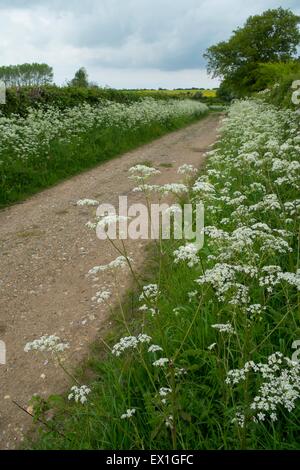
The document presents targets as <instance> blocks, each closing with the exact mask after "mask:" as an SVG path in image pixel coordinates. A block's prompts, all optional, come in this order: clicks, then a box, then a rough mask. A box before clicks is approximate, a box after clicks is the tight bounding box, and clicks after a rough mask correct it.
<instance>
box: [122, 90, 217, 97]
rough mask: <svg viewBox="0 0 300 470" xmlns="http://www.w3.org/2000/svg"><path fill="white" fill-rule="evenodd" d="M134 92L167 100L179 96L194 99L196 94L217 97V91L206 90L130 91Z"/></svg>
mask: <svg viewBox="0 0 300 470" xmlns="http://www.w3.org/2000/svg"><path fill="white" fill-rule="evenodd" d="M128 91H134V92H135V93H137V94H140V95H142V96H153V98H155V97H157V96H158V95H160V96H164V97H166V98H178V97H179V96H180V97H182V98H192V97H193V96H194V95H195V94H196V93H202V95H203V96H204V97H206V98H215V97H216V90H205V89H200V88H199V89H197V88H191V89H183V90H165V89H161V90H150V89H149V90H128Z"/></svg>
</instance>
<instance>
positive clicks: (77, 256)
mask: <svg viewBox="0 0 300 470" xmlns="http://www.w3.org/2000/svg"><path fill="white" fill-rule="evenodd" d="M219 121H220V115H216V114H211V115H209V116H208V117H207V118H204V119H202V120H200V121H199V122H197V123H195V124H192V125H191V126H189V127H186V128H184V129H181V130H179V131H176V132H173V133H170V134H168V135H166V136H164V137H162V138H160V139H158V140H155V141H154V142H152V143H150V144H147V145H145V146H143V147H140V148H138V149H137V150H134V151H131V152H129V153H126V154H124V155H122V156H121V157H119V158H115V159H113V160H111V161H109V162H107V163H105V164H102V165H100V166H98V167H96V168H95V169H92V170H90V171H87V172H85V173H83V174H81V175H78V176H75V177H73V178H71V179H69V180H67V181H65V182H63V183H60V184H59V185H57V186H55V187H53V188H51V189H48V190H45V191H43V192H41V193H39V194H37V195H35V196H33V197H31V198H30V199H28V200H27V201H25V202H23V203H22V204H18V205H15V206H13V207H10V208H8V209H6V210H3V211H1V212H0V339H1V340H2V341H5V344H6V348H7V365H5V366H4V365H0V448H2V449H11V448H14V447H16V446H19V444H20V441H21V440H22V438H23V435H24V433H25V432H26V431H27V430H28V429H29V428H30V426H31V424H32V420H31V418H30V417H29V416H28V415H26V413H24V412H23V411H21V410H20V409H18V408H17V406H16V405H15V404H13V401H16V402H18V403H19V404H20V405H21V406H23V407H24V408H25V409H27V408H28V402H29V400H30V398H31V397H32V395H33V394H35V393H36V394H39V395H40V396H42V397H47V396H48V395H49V394H51V393H60V392H62V391H64V390H65V389H66V387H67V386H68V385H69V384H68V381H67V379H66V377H65V376H64V375H63V373H61V372H60V371H59V370H57V369H56V368H55V367H54V366H52V365H51V364H50V363H49V364H46V363H45V362H44V359H43V357H42V356H41V355H40V354H34V353H27V354H26V353H25V352H24V345H25V344H26V342H28V341H31V340H33V339H36V338H39V337H40V336H42V335H45V334H47V335H48V334H57V335H58V336H60V337H61V338H62V339H63V340H66V341H68V342H69V343H70V346H71V347H70V351H69V353H68V363H71V364H72V365H74V366H75V365H76V364H78V363H79V362H80V361H81V360H82V359H83V358H85V357H87V355H88V351H89V345H90V344H91V342H93V341H94V340H95V339H96V338H97V337H101V334H102V333H103V332H104V331H105V329H106V328H107V327H109V312H108V311H107V308H105V307H102V306H98V308H95V307H93V305H92V302H91V298H92V297H93V295H94V294H95V292H96V291H97V290H99V288H101V286H103V284H104V281H105V283H106V285H107V282H109V279H108V277H107V274H100V275H99V280H98V281H97V285H95V284H93V283H92V282H91V281H90V280H88V279H87V278H86V273H87V272H88V271H89V269H91V268H92V267H93V266H95V265H98V264H106V263H107V262H109V261H111V260H112V259H114V258H115V257H116V253H115V251H114V250H113V249H112V247H111V245H110V244H109V242H106V241H105V242H104V241H100V240H97V239H96V237H95V234H94V233H93V232H92V231H90V230H89V229H87V228H86V227H85V224H86V222H88V221H89V220H93V216H94V214H95V208H90V207H86V206H85V207H78V206H76V202H77V201H78V200H79V199H82V198H92V199H97V200H98V201H99V202H101V203H110V204H113V205H114V206H116V207H118V196H119V195H128V200H129V204H130V203H132V202H138V201H140V200H141V197H142V196H138V195H137V194H132V193H131V189H132V188H133V187H134V183H133V182H131V181H130V180H128V169H129V168H130V167H131V166H133V165H134V164H137V163H143V162H145V161H149V162H152V163H153V165H154V166H156V167H157V168H159V167H160V165H162V166H161V167H160V169H161V172H162V174H161V175H158V176H157V177H155V178H153V179H151V183H152V182H153V183H156V184H163V183H171V182H176V181H178V180H179V176H178V175H177V168H178V166H180V165H181V164H183V163H190V164H193V165H195V166H197V167H200V166H201V164H202V162H203V155H204V153H205V151H207V150H208V149H209V146H210V145H211V144H212V143H213V142H214V141H215V140H216V136H217V127H218V124H219ZM164 165H166V166H164ZM127 247H128V251H129V253H131V256H132V257H133V258H134V261H135V264H136V265H137V266H141V265H142V263H143V261H144V243H141V242H140V241H129V242H127ZM129 286H130V280H129V278H128V279H127V278H126V276H124V281H123V282H122V284H121V285H120V288H119V292H120V294H122V293H124V292H126V289H127V288H128V287H129ZM29 411H30V409H29Z"/></svg>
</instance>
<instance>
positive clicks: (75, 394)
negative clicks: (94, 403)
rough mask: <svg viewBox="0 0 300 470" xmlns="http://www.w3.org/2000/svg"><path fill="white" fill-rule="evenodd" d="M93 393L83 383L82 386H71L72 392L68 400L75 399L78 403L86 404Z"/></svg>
mask: <svg viewBox="0 0 300 470" xmlns="http://www.w3.org/2000/svg"><path fill="white" fill-rule="evenodd" d="M90 393H91V389H90V388H89V387H87V386H86V385H82V386H81V387H77V386H76V385H74V387H72V388H71V393H70V394H69V396H68V400H74V401H75V402H76V403H78V402H80V403H81V404H82V405H84V404H85V403H86V402H87V396H88V395H89V394H90Z"/></svg>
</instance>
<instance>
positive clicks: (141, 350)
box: [27, 102, 300, 450]
mask: <svg viewBox="0 0 300 470" xmlns="http://www.w3.org/2000/svg"><path fill="white" fill-rule="evenodd" d="M229 116H230V121H229V124H228V127H227V128H226V130H225V131H224V133H223V137H222V139H221V141H220V142H219V143H218V147H217V150H216V152H215V153H214V154H213V155H211V156H210V158H209V159H208V164H207V168H206V169H205V170H204V173H203V174H202V175H201V176H200V178H199V179H198V188H201V190H200V189H198V191H199V190H200V191H201V199H202V200H204V201H205V206H206V224H205V225H206V227H207V229H208V227H211V228H210V230H208V231H207V233H208V235H207V236H206V241H205V245H204V247H203V248H202V249H201V250H200V252H199V253H198V254H197V260H196V261H195V260H194V262H193V263H192V264H193V265H192V266H190V267H189V266H188V264H187V262H184V261H178V262H177V263H174V256H175V258H176V255H174V250H175V248H178V246H179V245H180V244H181V243H182V242H178V241H174V240H169V241H164V242H163V244H162V245H161V246H160V244H158V246H156V245H154V246H152V251H151V252H150V253H149V254H148V265H147V266H146V267H145V271H144V276H143V279H141V280H140V282H142V285H145V284H146V283H149V282H153V283H156V284H157V286H158V289H159V295H157V296H155V298H154V299H152V300H151V298H146V300H145V302H146V304H147V308H148V310H147V311H146V312H144V313H142V312H141V311H139V310H138V307H139V306H140V305H141V303H143V302H141V301H139V294H140V292H141V291H140V288H136V290H133V291H132V292H131V293H130V294H128V295H127V297H126V298H125V301H124V303H123V305H122V306H121V307H120V308H121V310H119V309H118V310H116V312H115V317H114V318H115V320H114V327H113V328H112V330H111V331H110V333H109V334H107V336H106V338H105V344H106V346H105V347H104V346H100V345H99V344H100V343H99V344H98V345H96V350H94V354H93V356H92V358H91V359H90V360H89V363H88V365H87V364H85V365H84V367H83V370H85V371H87V369H88V370H89V373H91V374H92V377H93V378H92V379H87V378H86V377H85V376H84V375H82V376H81V377H80V380H81V381H88V383H90V386H91V389H92V392H91V394H90V395H89V396H88V401H87V403H86V404H84V405H81V404H74V403H73V402H70V401H68V400H67V399H64V397H50V399H49V401H48V402H43V403H42V404H41V402H40V401H39V399H37V398H36V399H35V402H36V406H35V411H36V414H37V416H38V417H40V418H41V419H44V413H45V412H47V411H48V410H49V408H50V409H51V410H53V409H54V410H55V414H54V418H53V420H52V421H51V422H49V423H48V428H45V427H43V426H42V427H40V428H39V435H38V437H37V436H35V438H34V439H33V440H32V441H31V442H30V443H27V447H28V448H30V449H108V450H111V449H114V450H115V449H118V450H124V449H126V450H132V449H151V450H153V449H155V450H157V449H160V450H166V449H185V450H186V449H193V450H198V449H199V450H211V449H218V450H220V449H224V450H229V449H230V450H237V449H273V450H282V449H288V450H291V449H293V450H299V449H300V445H299V439H298V435H299V430H298V427H299V426H298V423H299V419H300V408H299V404H298V403H299V402H298V401H297V399H298V398H299V387H300V386H299V375H300V367H299V365H298V364H297V363H291V362H290V358H291V356H292V353H293V349H292V347H291V345H292V343H293V341H294V340H297V339H298V338H299V337H300V323H299V292H297V289H296V286H297V283H298V285H299V278H297V269H299V238H298V237H299V226H298V224H297V221H296V218H295V217H294V218H293V217H292V218H291V217H288V215H289V214H288V211H289V209H288V207H289V206H288V205H287V203H288V204H289V203H290V201H293V200H294V199H295V198H296V197H297V190H296V189H295V181H296V179H297V176H296V175H294V180H293V183H292V184H291V180H289V183H288V184H287V185H285V184H284V183H281V184H279V185H278V184H275V181H276V180H277V177H278V174H277V173H276V172H277V171H278V170H274V169H272V168H273V163H274V161H275V160H274V159H275V158H277V159H281V162H282V163H281V165H283V167H282V168H286V169H285V170H284V171H285V172H287V174H289V176H290V177H291V170H289V166H288V165H289V162H290V161H293V159H294V158H296V153H295V151H294V147H293V146H290V147H288V150H287V151H286V153H285V154H284V156H283V154H282V152H281V146H282V144H283V143H284V142H286V141H289V142H290V143H291V142H292V139H293V137H291V132H292V131H291V129H297V127H296V124H297V122H298V121H297V117H296V115H295V116H291V115H290V114H289V113H288V112H286V113H282V112H281V111H279V110H277V109H276V108H275V107H269V106H267V105H265V104H258V103H253V102H245V103H242V104H239V103H237V104H235V105H233V108H232V110H231V111H230V115H229ZM245 116H247V118H248V119H245ZM270 122H272V125H270ZM293 123H294V127H293V125H292V126H291V124H293ZM298 129H299V127H298ZM296 132H297V131H296ZM250 133H251V142H250V143H249V134H250ZM275 138H276V139H278V140H277V144H276V145H275V143H274V142H275V140H274V139H275ZM272 139H273V140H272ZM296 139H297V138H296ZM270 142H273V144H272V145H273V153H270V152H269V153H267V152H266V150H267V149H269V147H270V145H271V143H270ZM295 142H296V140H295ZM245 145H247V152H248V153H245V152H246V150H241V149H244V148H245V147H244V146H245ZM253 152H257V153H256V154H253ZM245 155H246V156H245ZM253 155H254V156H255V159H256V160H254V161H255V162H258V164H257V166H255V165H253V158H254V156H253ZM277 163H278V162H277ZM281 171H282V172H283V174H284V171H283V170H281ZM253 184H254V186H253ZM208 185H212V186H208ZM211 187H213V188H214V191H213V192H212V189H211ZM263 187H264V190H263V189H262V188H263ZM264 191H266V192H265V193H264ZM273 191H276V198H277V199H276V200H278V201H279V206H278V205H276V204H275V206H273V205H272V206H270V204H269V202H267V201H269V199H268V198H267V199H265V198H264V196H263V195H266V194H268V195H271V194H273V195H274V193H273ZM261 192H262V193H261ZM190 194H194V193H190ZM212 194H213V195H212ZM216 194H217V195H219V196H220V195H223V196H226V197H223V198H220V197H218V198H216V197H215V195H216ZM245 194H246V195H247V199H246V202H245V199H244V198H241V196H243V195H245ZM237 198H241V199H238V200H237ZM198 200H199V196H198V197H196V198H195V195H194V196H193V201H194V203H196V202H197V201H198ZM263 201H265V202H264V205H262V204H260V203H262V202H263ZM259 204H260V205H259ZM272 204H274V198H273V203H272ZM282 208H284V214H283V213H282ZM283 215H284V217H283ZM254 216H255V219H256V220H255V224H258V225H256V226H255V227H256V228H255V229H254V228H253V226H254V222H253V218H254ZM221 221H222V223H221ZM251 227H252V228H251ZM266 227H269V229H270V230H271V232H270V231H269V229H268V228H266ZM283 227H284V230H285V231H284V232H278V230H282V229H283ZM242 228H244V229H245V228H246V229H247V236H246V237H245V238H243V236H241V229H242ZM220 230H223V232H220ZM236 230H238V231H237V232H236ZM250 230H252V232H251V231H250ZM288 247H289V249H288ZM214 257H215V258H214ZM218 263H223V264H222V269H221V272H220V273H218V271H215V274H213V272H214V270H215V269H217V268H218V266H219V264H218ZM270 266H271V267H272V268H273V267H274V266H277V267H279V268H280V269H281V270H282V272H284V273H288V277H285V278H284V277H283V278H280V279H281V280H280V281H279V278H278V282H275V281H276V275H273V274H272V275H271V277H270V278H267V279H266V274H265V273H266V272H271V273H272V272H274V271H272V270H271V271H265V268H266V267H270ZM235 268H238V269H239V270H238V271H234V273H235V274H234V276H233V277H230V275H229V274H228V269H235ZM240 268H241V269H240ZM250 268H251V269H250ZM249 269H250V271H249ZM267 269H269V268H267ZM251 270H252V271H251ZM230 272H231V274H232V271H229V273H230ZM249 272H250V275H249ZM251 272H253V273H254V274H251ZM278 272H279V271H278ZM120 275H121V276H123V274H122V273H121V274H120ZM224 275H225V277H224ZM228 276H229V278H228ZM196 279H199V280H200V284H197V283H196V282H195V280H196ZM209 279H210V281H209ZM228 279H229V281H228ZM297 279H298V280H297ZM241 286H243V287H244V288H245V289H246V290H247V295H246V300H245V298H244V291H243V289H242V290H241V289H240V288H241ZM253 306H259V308H258V309H255V308H253ZM249 307H252V310H250V311H249V310H248V309H249ZM150 308H152V309H154V312H155V315H152V314H151V310H150ZM152 312H153V311H152ZM216 324H221V325H223V326H224V325H225V326H226V327H227V332H226V331H225V332H221V331H219V327H216V326H215V325H216ZM228 326H230V328H231V330H232V333H228ZM231 330H230V331H231ZM140 333H143V334H145V333H146V334H147V335H149V336H150V337H151V341H150V343H151V344H154V345H159V346H160V347H161V348H162V349H163V351H162V352H155V353H149V352H148V347H149V344H150V343H139V345H138V347H136V348H134V349H128V350H127V351H126V352H124V353H123V354H122V355H121V356H120V357H116V356H114V355H113V354H111V348H112V346H113V345H114V344H115V343H116V342H118V341H119V338H120V336H128V335H129V334H130V335H134V336H135V337H137V336H138V334H140ZM279 353H281V354H282V355H283V356H282V358H281V356H278V354H279ZM274 354H275V356H274ZM272 355H273V356H272ZM161 357H165V358H168V359H169V362H168V364H167V365H165V366H164V367H155V366H154V365H153V361H155V360H157V359H159V358H161ZM270 357H271V358H270ZM285 358H287V359H285ZM248 361H254V363H255V364H256V367H257V370H255V369H253V370H252V365H251V364H253V363H249V362H248ZM245 363H248V364H250V365H249V366H248V372H247V371H246V372H241V374H242V375H243V374H245V376H244V379H243V377H242V379H241V380H240V381H239V380H237V383H235V384H232V383H230V382H228V383H226V377H229V378H230V377H232V375H231V374H237V373H240V372H231V371H235V370H236V371H243V367H244V365H245ZM261 364H268V366H264V368H265V369H264V371H265V372H264V373H265V375H264V373H261V369H262V365H261ZM274 364H275V365H276V367H277V369H276V368H274ZM87 366H88V367H87ZM266 367H267V368H266ZM249 371H250V372H249ZM293 373H294V375H293ZM291 374H292V375H291ZM239 377H240V376H239ZM263 386H267V394H266V396H265V398H264V400H265V401H264V403H263V399H262V398H261V397H262V396H263V393H264V391H263V390H264V389H263V388H262V387H263ZM162 389H163V390H164V389H167V390H168V391H167V392H166V391H162ZM255 397H258V401H256V400H255ZM259 397H260V398H259ZM275 398H276V400H277V401H275V402H274V401H273V402H272V400H273V399H275ZM163 400H165V401H163ZM284 400H286V401H284ZM258 402H260V403H262V408H261V409H259V410H257V409H255V408H253V406H252V405H253V403H258ZM272 403H273V404H274V403H275V408H274V410H273V412H274V413H276V420H272V419H271V418H270V416H271V415H270V413H271V411H272V410H270V408H268V406H270V404H272ZM267 405H268V406H267ZM128 409H134V410H135V414H134V415H133V416H132V417H131V418H128V419H121V416H122V414H124V413H125V412H126V410H128ZM260 413H263V415H264V416H263V417H262V416H260ZM241 416H242V418H241ZM253 418H255V419H253ZM238 420H240V422H242V423H243V425H242V426H241V425H239V421H238ZM49 426H50V427H52V429H49ZM56 429H59V430H60V433H61V434H58V432H57V431H56Z"/></svg>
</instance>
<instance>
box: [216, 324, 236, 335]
mask: <svg viewBox="0 0 300 470" xmlns="http://www.w3.org/2000/svg"><path fill="white" fill-rule="evenodd" d="M211 327H212V328H214V329H215V330H218V331H219V332H220V333H229V334H233V333H234V328H233V326H232V325H231V323H229V322H228V323H216V324H215V325H211Z"/></svg>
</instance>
